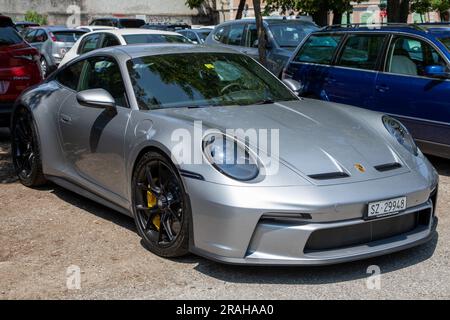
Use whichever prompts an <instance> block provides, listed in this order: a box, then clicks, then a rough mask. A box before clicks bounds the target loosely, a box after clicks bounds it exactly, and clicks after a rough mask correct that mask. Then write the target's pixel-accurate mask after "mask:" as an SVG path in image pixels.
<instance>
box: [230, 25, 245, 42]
mask: <svg viewBox="0 0 450 320" xmlns="http://www.w3.org/2000/svg"><path fill="white" fill-rule="evenodd" d="M244 26H245V25H243V24H233V25H231V27H230V32H229V33H228V41H227V44H229V45H232V46H240V45H241V44H242V36H243V34H244Z"/></svg>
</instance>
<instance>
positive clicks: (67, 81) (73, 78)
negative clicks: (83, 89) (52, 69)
mask: <svg viewBox="0 0 450 320" xmlns="http://www.w3.org/2000/svg"><path fill="white" fill-rule="evenodd" d="M84 62H85V60H82V61H78V62H76V63H74V64H72V65H70V66H68V67H66V68H64V69H63V70H61V71H60V72H59V73H58V74H57V75H56V80H57V81H58V82H59V83H61V84H62V85H63V86H66V87H68V88H70V89H72V90H77V88H78V80H79V77H80V74H81V70H82V69H83V64H84Z"/></svg>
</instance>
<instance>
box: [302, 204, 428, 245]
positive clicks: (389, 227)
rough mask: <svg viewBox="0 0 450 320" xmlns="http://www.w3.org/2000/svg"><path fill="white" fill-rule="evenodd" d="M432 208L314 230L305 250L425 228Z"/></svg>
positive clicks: (358, 242) (364, 242)
mask: <svg viewBox="0 0 450 320" xmlns="http://www.w3.org/2000/svg"><path fill="white" fill-rule="evenodd" d="M430 217H431V209H425V210H421V211H418V212H415V213H410V214H406V215H401V216H396V217H391V218H386V219H381V220H373V221H370V222H365V223H361V224H356V225H352V226H345V227H338V228H330V229H322V230H317V231H314V232H313V233H312V234H311V236H310V237H309V239H308V242H307V243H306V246H305V249H304V252H305V253H307V252H313V251H324V250H335V249H342V248H345V247H351V246H356V245H362V244H369V243H370V242H373V241H377V240H383V239H387V238H390V237H394V236H399V235H402V234H405V233H408V232H410V231H413V230H414V229H418V231H419V230H423V229H424V228H426V227H427V226H428V225H429V222H430Z"/></svg>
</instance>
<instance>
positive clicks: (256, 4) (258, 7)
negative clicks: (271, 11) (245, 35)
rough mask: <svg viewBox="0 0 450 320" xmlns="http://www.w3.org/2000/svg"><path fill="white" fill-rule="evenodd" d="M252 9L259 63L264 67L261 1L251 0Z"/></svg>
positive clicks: (264, 42) (264, 40)
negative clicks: (256, 33) (256, 34)
mask: <svg viewBox="0 0 450 320" xmlns="http://www.w3.org/2000/svg"><path fill="white" fill-rule="evenodd" d="M253 9H254V10H255V18H256V30H258V54H259V62H260V63H261V64H262V65H263V66H265V65H266V32H265V30H264V25H263V19H262V14H261V0H253Z"/></svg>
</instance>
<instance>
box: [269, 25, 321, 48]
mask: <svg viewBox="0 0 450 320" xmlns="http://www.w3.org/2000/svg"><path fill="white" fill-rule="evenodd" d="M269 29H270V31H271V32H272V35H273V37H274V39H275V41H276V43H277V44H278V45H279V46H280V47H297V46H298V44H299V43H300V42H301V41H302V40H303V39H304V38H305V37H306V36H307V35H308V34H310V33H311V32H313V31H316V30H317V29H318V28H317V27H316V26H315V25H313V24H309V23H298V22H297V23H293V22H290V23H280V24H269Z"/></svg>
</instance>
